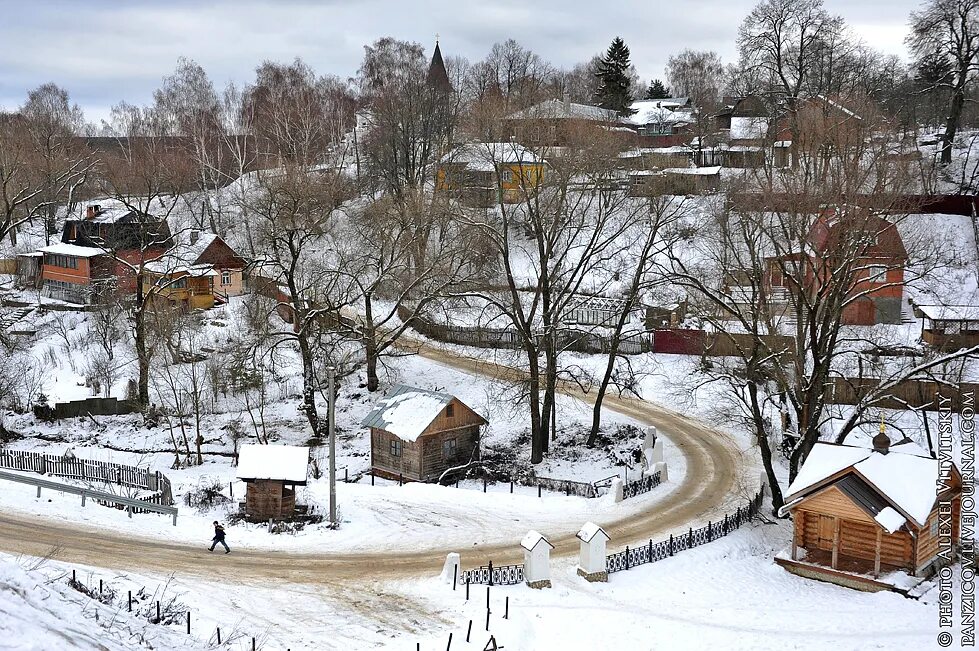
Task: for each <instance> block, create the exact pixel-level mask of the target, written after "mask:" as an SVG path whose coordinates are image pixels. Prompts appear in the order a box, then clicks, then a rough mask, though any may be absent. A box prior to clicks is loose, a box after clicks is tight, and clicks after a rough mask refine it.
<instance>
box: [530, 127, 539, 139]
mask: <svg viewBox="0 0 979 651" xmlns="http://www.w3.org/2000/svg"><path fill="white" fill-rule="evenodd" d="M530 139H531V140H533V141H534V142H540V127H539V126H538V127H534V132H533V134H532V135H531V136H530Z"/></svg>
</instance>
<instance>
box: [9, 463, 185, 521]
mask: <svg viewBox="0 0 979 651" xmlns="http://www.w3.org/2000/svg"><path fill="white" fill-rule="evenodd" d="M0 479H5V480H7V481H12V482H17V483H19V484H29V485H31V486H37V496H38V497H41V489H42V488H47V489H48V490H54V491H59V492H62V493H73V494H75V495H81V496H82V506H85V500H86V498H89V497H91V498H92V499H94V500H99V501H102V502H111V503H114V504H122V505H123V506H125V507H126V513H128V514H129V517H133V510H136V511H153V512H155V513H162V514H164V515H172V516H173V526H177V507H175V506H163V505H162V504H153V503H152V502H143V501H142V500H137V499H135V498H132V497H123V496H122V495H113V494H112V493H105V492H102V491H96V490H92V489H91V488H84V487H82V486H72V485H71V484H59V483H58V482H56V481H48V480H47V479H37V478H34V477H26V476H24V475H18V474H15V473H12V472H4V471H2V470H0Z"/></svg>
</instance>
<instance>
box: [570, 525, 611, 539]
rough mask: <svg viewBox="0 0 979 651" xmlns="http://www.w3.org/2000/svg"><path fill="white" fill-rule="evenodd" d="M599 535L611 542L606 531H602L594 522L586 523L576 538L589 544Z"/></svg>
mask: <svg viewBox="0 0 979 651" xmlns="http://www.w3.org/2000/svg"><path fill="white" fill-rule="evenodd" d="M598 533H601V534H602V535H603V536H605V540H609V535H608V534H607V533H605V529H602V528H601V527H600V526H598V525H597V524H595V523H594V522H586V523H585V524H583V525H582V527H581V530H580V531H578V533H577V534H576V536H575V537H576V538H578V539H579V540H583V541H584V542H586V543H587V542H591V540H592V538H594V537H595V536H596V535H597V534H598Z"/></svg>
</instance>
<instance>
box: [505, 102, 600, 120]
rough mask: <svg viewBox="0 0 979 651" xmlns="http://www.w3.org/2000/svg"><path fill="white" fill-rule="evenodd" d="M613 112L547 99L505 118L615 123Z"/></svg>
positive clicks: (596, 107) (587, 105)
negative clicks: (564, 119) (567, 119)
mask: <svg viewBox="0 0 979 651" xmlns="http://www.w3.org/2000/svg"><path fill="white" fill-rule="evenodd" d="M617 117H618V116H617V115H616V113H615V111H609V110H607V109H603V108H601V107H598V106H592V105H590V104H577V103H575V102H567V103H565V102H564V101H563V100H560V99H549V100H546V101H544V102H541V103H540V104H535V105H534V106H531V107H530V108H526V109H524V110H522V111H517V112H516V113H512V114H510V115H508V116H507V117H506V119H507V120H539V119H547V118H551V119H554V118H576V119H579V120H594V121H596V122H615V121H616V118H617Z"/></svg>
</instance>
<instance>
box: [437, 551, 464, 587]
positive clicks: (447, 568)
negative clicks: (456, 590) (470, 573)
mask: <svg viewBox="0 0 979 651" xmlns="http://www.w3.org/2000/svg"><path fill="white" fill-rule="evenodd" d="M461 563H462V561H461V559H460V557H459V554H457V553H456V552H450V553H448V554H446V555H445V565H443V566H442V574H441V575H439V576H440V577H441V579H442V581H443V582H444V583H452V582H453V581H454V580H455V577H456V576H458V575H459V567H460V565H461Z"/></svg>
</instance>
